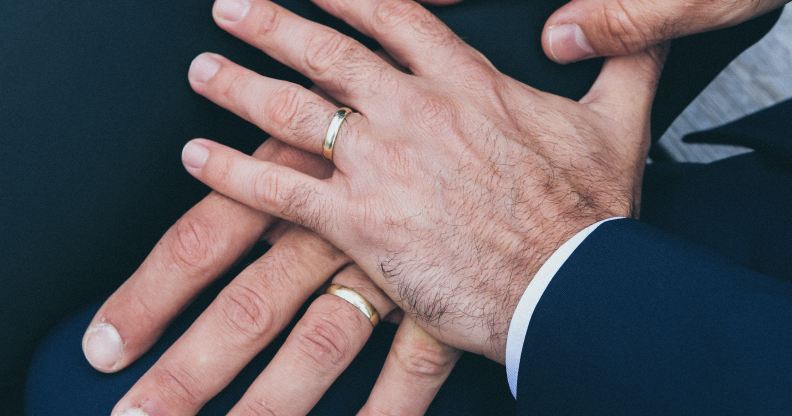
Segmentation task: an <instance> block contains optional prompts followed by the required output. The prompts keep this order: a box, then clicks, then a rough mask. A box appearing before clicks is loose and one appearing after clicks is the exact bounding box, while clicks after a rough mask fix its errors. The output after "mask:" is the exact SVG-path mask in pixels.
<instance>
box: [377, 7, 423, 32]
mask: <svg viewBox="0 0 792 416" xmlns="http://www.w3.org/2000/svg"><path fill="white" fill-rule="evenodd" d="M417 10H418V7H417V5H416V4H415V3H412V2H407V1H403V0H386V1H381V2H379V3H378V4H377V6H376V8H375V9H374V21H375V23H376V24H375V25H373V26H374V29H375V30H378V29H379V30H385V31H389V30H391V29H393V28H395V27H398V26H400V25H402V24H404V23H405V22H408V21H410V20H411V18H413V17H415V15H416V12H417Z"/></svg>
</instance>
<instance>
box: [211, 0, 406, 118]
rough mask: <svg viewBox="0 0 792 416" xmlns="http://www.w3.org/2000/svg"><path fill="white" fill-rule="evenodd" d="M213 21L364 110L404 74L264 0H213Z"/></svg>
mask: <svg viewBox="0 0 792 416" xmlns="http://www.w3.org/2000/svg"><path fill="white" fill-rule="evenodd" d="M213 15H214V18H215V21H216V22H217V24H218V25H219V26H220V27H222V28H223V29H225V30H227V31H228V32H230V33H232V34H233V35H234V36H236V37H238V38H240V39H242V40H244V41H245V42H247V43H250V44H251V45H253V46H256V47H257V48H259V49H261V50H262V51H264V52H265V53H266V54H268V55H270V56H271V57H273V58H275V59H276V60H278V61H280V62H282V63H284V64H286V65H288V66H290V67H292V68H294V69H295V70H297V71H299V72H300V73H302V74H303V75H305V76H307V77H308V78H310V79H311V80H312V81H313V82H315V83H316V84H317V85H318V86H319V87H321V89H322V90H323V91H325V92H327V93H328V94H330V95H331V96H332V97H333V98H335V99H336V100H338V101H339V102H342V103H344V104H347V105H350V106H352V107H354V108H356V109H357V110H358V111H361V112H363V111H364V107H365V106H364V104H368V105H371V104H372V102H373V101H374V100H372V99H373V98H375V97H378V96H380V97H382V96H384V97H387V96H389V95H391V94H392V93H393V92H394V91H393V89H394V87H393V86H394V85H395V83H396V82H398V79H400V78H401V77H406V76H407V75H405V74H403V73H401V72H399V71H397V70H395V69H394V68H393V67H391V66H390V65H388V64H387V63H386V62H385V61H384V60H382V59H381V58H380V57H378V56H377V55H376V54H375V53H374V52H372V51H371V50H369V49H368V48H366V47H365V46H363V45H362V44H361V43H360V42H358V41H356V40H354V39H352V38H350V37H348V36H346V35H343V34H341V33H339V32H338V31H336V30H333V29H331V28H328V27H326V26H323V25H320V24H318V23H314V22H311V21H309V20H307V19H304V18H302V17H300V16H298V15H296V14H294V13H292V12H290V11H289V10H286V9H285V8H283V7H281V6H278V5H277V4H275V3H273V2H271V1H267V0H217V2H215V6H214V9H213Z"/></svg>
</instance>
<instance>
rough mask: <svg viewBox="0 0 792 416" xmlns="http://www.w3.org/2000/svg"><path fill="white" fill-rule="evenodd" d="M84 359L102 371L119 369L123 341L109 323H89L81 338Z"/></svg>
mask: <svg viewBox="0 0 792 416" xmlns="http://www.w3.org/2000/svg"><path fill="white" fill-rule="evenodd" d="M82 349H83V354H84V355H85V359H86V360H87V361H88V363H89V364H91V366H92V367H93V368H95V369H96V370H98V371H101V372H103V373H114V372H116V371H118V370H120V369H121V359H122V358H123V355H124V341H123V339H122V338H121V335H120V334H119V332H118V329H116V327H115V326H113V325H112V324H110V323H107V322H102V323H98V324H93V325H91V326H90V327H89V328H88V330H87V331H85V335H84V336H83V340H82Z"/></svg>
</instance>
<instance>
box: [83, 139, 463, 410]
mask: <svg viewBox="0 0 792 416" xmlns="http://www.w3.org/2000/svg"><path fill="white" fill-rule="evenodd" d="M255 156H256V157H258V158H261V159H263V160H269V161H273V162H277V163H282V164H284V165H286V166H291V167H294V168H295V169H298V170H300V171H303V172H306V173H308V174H311V175H315V176H319V177H323V176H326V175H327V174H328V173H329V166H328V165H327V163H325V162H324V161H323V160H321V159H320V158H317V157H314V156H312V155H309V154H307V153H304V152H299V151H297V150H296V149H294V148H291V147H289V146H286V145H284V144H282V143H281V142H278V141H276V140H268V141H267V142H265V143H264V145H262V146H261V148H260V149H259V150H258V151H257V152H256V154H255ZM265 232H266V234H267V235H268V239H269V240H270V242H271V243H272V244H273V248H272V249H271V250H270V251H269V252H267V253H266V254H265V255H264V256H262V257H261V258H260V259H258V260H257V261H255V262H254V263H253V264H251V265H250V266H249V267H247V268H246V269H245V270H244V271H243V272H242V273H241V274H240V275H239V276H238V277H236V278H235V279H234V280H233V281H232V282H231V283H230V284H229V286H227V287H226V288H225V289H224V290H223V291H222V292H221V294H220V295H219V296H218V297H217V299H216V300H215V301H214V302H213V303H212V304H211V305H210V307H209V308H208V309H207V310H206V311H205V312H204V313H203V314H202V315H201V316H200V318H199V319H198V320H197V321H196V322H195V323H194V324H193V325H192V327H191V328H190V329H189V330H188V331H187V332H186V333H185V334H184V335H183V336H182V337H181V338H180V339H179V340H178V341H177V342H176V343H175V344H174V345H173V346H171V347H170V349H169V350H168V351H167V352H166V353H165V354H164V355H163V356H162V357H161V358H160V359H159V361H158V362H157V363H156V364H155V365H154V366H153V367H152V368H151V369H150V370H149V371H148V372H147V373H146V374H145V375H144V376H143V377H142V378H141V379H140V380H139V381H138V383H137V384H135V386H134V387H133V388H132V389H131V390H130V391H129V393H127V395H126V396H125V397H124V399H122V400H121V401H120V403H119V404H118V406H117V407H116V411H122V410H127V409H129V408H132V407H137V406H140V407H142V408H143V410H144V411H146V412H147V413H148V414H161V412H162V411H164V410H167V411H168V414H193V413H196V412H197V411H198V410H199V409H200V407H201V406H202V405H203V404H204V403H205V402H206V401H208V400H209V399H210V398H212V397H213V396H214V395H216V394H217V393H218V392H219V391H220V390H222V389H223V388H224V387H225V386H226V385H227V384H228V383H229V382H230V381H231V380H232V379H233V378H234V377H235V376H236V374H237V373H238V372H239V371H240V370H241V369H242V368H243V367H244V366H245V365H246V364H247V363H248V361H249V360H250V359H252V358H253V357H254V356H255V355H256V354H257V353H258V352H259V351H260V350H261V349H262V348H264V347H265V346H266V345H267V344H268V343H269V342H270V341H271V340H272V339H273V338H274V337H275V335H277V334H278V332H280V331H281V330H282V329H283V327H284V326H285V325H286V324H287V323H288V322H289V321H290V320H292V318H293V317H294V315H295V313H296V312H297V310H298V309H299V308H300V306H301V305H303V304H304V303H305V302H306V300H307V299H308V298H309V296H310V295H311V294H312V293H314V292H315V291H316V290H317V289H318V288H319V287H320V286H321V285H322V284H323V283H324V282H325V281H327V280H328V279H330V278H332V280H333V281H334V282H337V283H340V284H343V285H345V286H348V287H351V288H353V289H355V290H357V291H358V292H360V293H361V294H363V295H364V296H365V297H366V298H367V299H368V300H369V301H370V302H371V303H372V304H373V305H374V306H375V308H376V309H377V310H378V311H379V313H381V314H383V316H384V315H385V314H387V313H388V312H389V311H390V310H392V309H393V307H394V305H393V303H392V302H391V301H390V300H389V299H388V298H387V297H385V296H384V295H383V294H382V293H381V292H380V291H379V289H377V288H376V286H374V285H373V284H372V283H371V281H370V280H369V279H368V278H367V277H366V276H365V275H364V274H362V273H361V272H360V270H359V269H358V268H357V267H355V266H349V265H348V262H349V260H348V258H347V257H346V256H344V255H343V253H341V252H340V251H338V250H337V249H335V248H334V247H333V246H331V245H330V244H328V243H327V242H326V241H324V240H322V239H321V238H319V237H318V236H317V235H316V234H313V233H311V232H308V231H306V230H304V229H302V228H300V227H296V226H292V225H290V224H287V223H283V222H280V223H278V222H276V221H275V219H274V218H272V217H271V216H269V215H265V214H262V213H260V212H257V211H254V210H251V209H250V208H247V207H245V206H243V205H241V204H239V203H237V202H235V201H232V200H229V199H228V198H226V197H224V196H222V195H219V194H211V195H209V196H208V197H207V198H206V199H204V200H203V201H201V202H200V203H199V204H198V205H196V206H195V207H194V208H193V209H191V210H190V211H189V212H188V213H187V214H185V215H184V217H182V218H181V219H180V220H179V221H178V222H177V223H176V224H175V225H174V226H173V227H172V228H171V229H170V230H169V231H168V232H167V233H166V234H165V236H164V237H163V238H162V240H161V241H160V242H159V244H157V246H156V247H155V248H154V250H153V251H152V252H151V254H150V255H149V256H148V257H147V259H146V260H145V262H144V263H143V264H142V265H141V267H140V268H139V269H138V270H137V271H136V272H135V274H134V275H133V276H132V277H131V278H130V279H129V280H128V281H127V282H126V283H125V284H124V285H123V286H122V287H121V288H119V289H118V291H116V293H114V294H113V295H112V296H111V297H110V298H109V299H108V300H107V302H106V303H105V304H104V305H103V306H102V308H101V309H100V310H99V311H98V312H97V314H96V317H95V318H94V320H93V322H92V323H91V325H90V327H89V329H88V331H87V333H86V336H85V338H84V343H83V347H84V350H85V353H86V357H88V359H89V361H90V362H91V364H92V365H93V366H94V367H96V368H97V369H99V370H100V371H104V372H115V371H118V370H120V369H122V368H124V367H126V366H127V365H129V364H130V363H131V362H133V361H134V360H135V359H137V358H138V357H139V356H140V355H142V354H143V353H144V352H145V351H146V350H148V349H149V348H150V346H151V345H152V344H153V343H154V342H155V341H156V339H157V338H158V337H159V335H160V334H161V333H162V331H163V330H164V329H165V328H166V327H167V325H168V323H169V322H170V321H171V320H172V319H173V318H174V317H175V316H176V315H177V314H178V313H179V311H181V310H182V309H183V308H184V307H185V306H186V305H187V304H188V303H189V302H190V300H191V299H192V298H194V297H195V296H196V295H197V294H198V292H199V291H201V290H202V289H203V288H204V287H206V286H207V285H208V284H209V283H211V281H212V280H213V279H215V278H216V277H217V276H218V275H220V274H221V273H223V271H224V270H225V269H227V268H228V267H230V266H231V264H232V263H234V262H235V261H236V260H237V259H238V258H239V257H240V256H241V255H242V254H243V253H244V252H245V251H247V250H248V249H249V248H250V247H251V246H252V245H253V244H254V243H255V242H256V241H257V240H258V239H259V238H260V236H261V235H262V233H265ZM339 270H340V271H339ZM371 331H372V330H371V324H370V323H369V322H368V321H367V320H366V319H365V318H364V316H363V315H362V314H361V313H360V312H359V311H358V310H357V309H355V308H354V307H352V305H350V304H347V303H346V302H345V301H343V300H341V299H340V298H337V297H334V296H330V295H324V296H320V297H319V298H317V299H316V300H315V301H314V302H313V303H312V305H311V307H310V308H309V309H308V311H307V312H306V314H305V315H304V316H303V318H302V319H301V320H300V322H299V323H298V324H297V326H296V327H295V329H294V330H293V332H292V333H291V334H290V336H289V338H288V340H287V342H286V344H284V346H283V347H282V348H281V350H280V351H278V353H277V355H276V357H275V358H274V360H273V361H272V362H271V363H270V364H269V365H268V366H267V368H266V370H265V371H264V372H263V373H262V375H261V377H259V378H258V380H257V381H256V382H255V383H254V385H253V386H252V387H251V389H250V390H249V391H248V392H247V394H245V396H244V397H243V398H242V400H241V401H240V402H239V404H238V406H237V407H236V408H235V409H236V410H235V411H238V412H241V411H242V410H243V409H257V408H260V409H261V410H264V408H263V407H264V406H266V407H267V408H268V409H269V410H271V411H273V412H274V413H276V414H295V415H296V414H305V413H307V412H308V410H310V409H311V407H313V405H314V404H315V403H316V402H317V401H318V400H319V398H321V396H322V395H323V394H324V392H325V391H326V390H327V388H328V387H329V386H330V385H331V384H332V382H333V381H334V380H335V378H336V377H337V376H338V375H339V374H340V373H341V371H343V369H344V368H346V366H347V365H348V364H349V362H350V361H351V360H352V359H353V358H354V356H355V355H356V354H357V352H358V351H359V350H360V348H362V346H363V345H364V343H365V341H366V340H367V339H368V337H369V336H370V334H371ZM458 357H459V353H458V352H457V351H455V350H453V349H451V348H449V347H447V346H445V345H443V344H440V343H439V342H437V341H435V340H434V339H432V338H431V337H429V336H428V335H426V334H425V333H424V332H423V331H421V330H420V329H418V328H417V327H416V326H415V325H414V324H412V323H411V322H410V321H409V320H405V321H403V322H402V324H401V326H400V328H399V331H398V332H397V335H396V338H395V340H394V344H393V346H392V348H391V351H390V354H389V356H388V358H387V360H386V364H385V367H384V368H383V371H382V373H381V374H380V378H379V379H378V381H377V383H376V385H375V387H374V389H373V391H372V393H371V396H370V397H369V400H368V402H367V403H366V406H365V407H364V409H363V411H362V414H367V413H368V412H369V411H372V412H374V411H381V412H384V414H416V415H418V414H423V413H424V411H425V410H426V408H427V407H428V406H429V404H430V403H431V401H432V399H433V398H434V395H435V394H436V393H437V391H438V390H439V389H440V386H441V385H442V384H443V381H444V380H445V378H446V377H447V376H448V374H449V373H450V371H451V369H452V368H453V366H454V364H455V362H456V360H457V358H458ZM284 374H288V377H286V376H285V375H284ZM284 378H288V379H293V380H301V382H300V384H299V387H298V388H295V385H293V384H290V383H283V382H282V380H283V379H284ZM394 391H400V392H403V393H404V394H405V395H406V396H396V397H411V398H412V400H410V401H402V400H394V396H392V395H389V394H383V392H394ZM114 414H115V413H114Z"/></svg>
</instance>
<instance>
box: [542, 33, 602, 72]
mask: <svg viewBox="0 0 792 416" xmlns="http://www.w3.org/2000/svg"><path fill="white" fill-rule="evenodd" d="M542 48H543V49H544V51H545V53H546V54H547V56H548V58H550V59H551V60H553V61H554V62H556V63H559V64H568V63H572V62H577V61H582V60H584V59H588V58H593V57H594V56H595V55H596V54H595V52H594V48H593V47H592V46H591V43H590V42H589V40H588V37H587V36H586V33H585V32H584V31H583V29H582V28H581V27H580V25H578V24H576V23H564V24H559V25H553V26H548V27H547V28H546V29H545V31H544V35H543V39H542Z"/></svg>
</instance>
